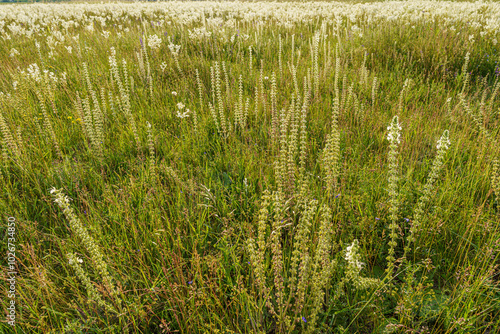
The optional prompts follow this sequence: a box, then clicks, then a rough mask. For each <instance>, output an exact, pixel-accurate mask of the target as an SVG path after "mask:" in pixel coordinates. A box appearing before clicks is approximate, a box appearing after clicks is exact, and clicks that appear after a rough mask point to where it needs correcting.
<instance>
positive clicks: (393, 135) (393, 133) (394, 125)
mask: <svg viewBox="0 0 500 334" xmlns="http://www.w3.org/2000/svg"><path fill="white" fill-rule="evenodd" d="M387 131H389V132H388V133H387V140H388V141H390V142H391V143H397V144H399V143H400V142H401V140H400V139H401V133H400V132H399V131H401V126H400V125H399V121H398V116H394V118H393V119H392V122H391V125H389V126H388V127H387Z"/></svg>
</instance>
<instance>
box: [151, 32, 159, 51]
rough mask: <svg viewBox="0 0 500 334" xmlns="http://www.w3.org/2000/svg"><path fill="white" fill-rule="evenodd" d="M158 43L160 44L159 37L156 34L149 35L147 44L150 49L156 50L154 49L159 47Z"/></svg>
mask: <svg viewBox="0 0 500 334" xmlns="http://www.w3.org/2000/svg"><path fill="white" fill-rule="evenodd" d="M160 45H161V38H160V37H158V36H157V35H156V34H154V35H150V36H149V38H148V46H149V47H150V48H151V49H152V50H156V49H158V48H160Z"/></svg>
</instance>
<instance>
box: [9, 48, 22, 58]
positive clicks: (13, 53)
mask: <svg viewBox="0 0 500 334" xmlns="http://www.w3.org/2000/svg"><path fill="white" fill-rule="evenodd" d="M17 55H20V53H19V51H17V50H16V49H14V48H12V49H10V56H11V57H15V56H17Z"/></svg>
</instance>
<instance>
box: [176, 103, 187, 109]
mask: <svg viewBox="0 0 500 334" xmlns="http://www.w3.org/2000/svg"><path fill="white" fill-rule="evenodd" d="M184 107H185V105H184V103H182V102H179V103H177V108H179V110H182V109H184Z"/></svg>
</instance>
